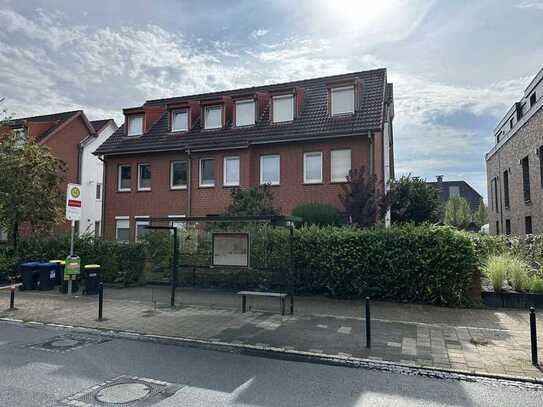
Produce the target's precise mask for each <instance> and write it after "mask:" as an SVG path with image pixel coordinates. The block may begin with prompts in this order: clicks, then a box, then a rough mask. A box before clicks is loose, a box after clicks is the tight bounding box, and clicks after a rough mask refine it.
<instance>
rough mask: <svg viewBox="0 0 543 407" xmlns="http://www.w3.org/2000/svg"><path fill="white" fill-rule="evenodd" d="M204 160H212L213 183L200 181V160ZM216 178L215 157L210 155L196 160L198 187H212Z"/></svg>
mask: <svg viewBox="0 0 543 407" xmlns="http://www.w3.org/2000/svg"><path fill="white" fill-rule="evenodd" d="M206 160H211V161H213V183H212V184H203V183H202V162H203V161H206ZM216 178H217V176H216V174H215V159H214V158H212V157H207V158H200V160H199V161H198V181H199V182H198V185H199V186H200V188H213V187H214V186H215V179H216Z"/></svg>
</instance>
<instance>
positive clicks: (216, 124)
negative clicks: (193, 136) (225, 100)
mask: <svg viewBox="0 0 543 407" xmlns="http://www.w3.org/2000/svg"><path fill="white" fill-rule="evenodd" d="M204 124H205V129H220V128H221V127H222V106H208V107H206V108H205V118H204Z"/></svg>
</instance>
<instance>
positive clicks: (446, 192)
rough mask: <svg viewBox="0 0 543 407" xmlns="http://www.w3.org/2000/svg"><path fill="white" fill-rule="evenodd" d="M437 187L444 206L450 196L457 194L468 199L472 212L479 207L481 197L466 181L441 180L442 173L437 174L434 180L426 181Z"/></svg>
mask: <svg viewBox="0 0 543 407" xmlns="http://www.w3.org/2000/svg"><path fill="white" fill-rule="evenodd" d="M427 184H428V185H433V186H435V187H437V188H438V189H439V197H440V199H441V201H442V202H443V205H444V206H445V205H446V204H447V201H448V200H449V198H450V197H451V196H455V195H459V196H461V197H462V198H464V199H465V200H466V201H468V204H469V207H470V209H471V211H472V212H475V211H476V210H477V209H479V205H480V204H481V199H483V197H482V196H481V194H479V192H477V191H476V190H475V189H474V188H473V187H472V186H471V185H470V184H468V183H467V182H466V181H443V175H438V176H437V181H436V182H427Z"/></svg>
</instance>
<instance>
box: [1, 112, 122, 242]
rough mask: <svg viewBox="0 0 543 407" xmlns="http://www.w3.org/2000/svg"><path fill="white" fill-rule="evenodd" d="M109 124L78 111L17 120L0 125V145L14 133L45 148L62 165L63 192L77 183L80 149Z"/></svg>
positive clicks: (62, 228)
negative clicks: (64, 165)
mask: <svg viewBox="0 0 543 407" xmlns="http://www.w3.org/2000/svg"><path fill="white" fill-rule="evenodd" d="M110 123H112V124H113V125H114V121H113V120H112V119H106V120H97V121H89V120H88V119H87V116H86V115H85V113H84V112H83V111H82V110H76V111H71V112H62V113H54V114H48V115H43V116H33V117H23V118H17V119H12V120H9V121H8V122H6V123H5V124H3V125H2V126H0V142H2V140H3V139H4V138H5V137H7V136H8V135H9V134H11V132H15V134H16V135H17V137H19V138H20V140H21V142H22V143H31V142H33V143H39V144H42V145H45V146H47V147H49V149H50V150H51V152H52V153H53V155H54V156H55V157H56V158H58V159H60V160H62V161H64V163H65V164H66V172H65V173H64V178H65V180H64V182H63V183H62V184H61V185H59V188H60V190H61V191H62V192H63V193H66V187H67V184H68V183H80V182H81V179H82V170H83V153H84V149H85V148H86V147H87V145H89V143H90V142H92V141H93V140H94V139H96V138H97V136H98V134H100V133H101V132H102V131H103V129H104V128H105V127H106V126H107V125H108V124H110ZM115 129H116V126H115ZM91 157H93V156H92V155H91ZM93 159H94V160H96V157H93ZM69 230H70V224H69V223H68V222H63V223H62V224H60V225H58V226H57V227H56V228H55V231H57V232H68V231H69ZM23 233H24V234H29V233H30V230H27V229H24V230H23ZM2 240H7V233H6V231H2V230H0V241H2Z"/></svg>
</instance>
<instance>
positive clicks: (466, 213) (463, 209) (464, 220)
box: [445, 195, 471, 229]
mask: <svg viewBox="0 0 543 407" xmlns="http://www.w3.org/2000/svg"><path fill="white" fill-rule="evenodd" d="M470 222H471V210H470V208H469V204H468V201H466V199H465V198H462V197H461V196H460V195H454V196H451V197H450V198H449V200H448V201H447V206H446V207H445V224H447V225H452V226H455V227H457V228H459V229H464V228H466V227H467V226H468V225H469V223H470Z"/></svg>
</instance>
